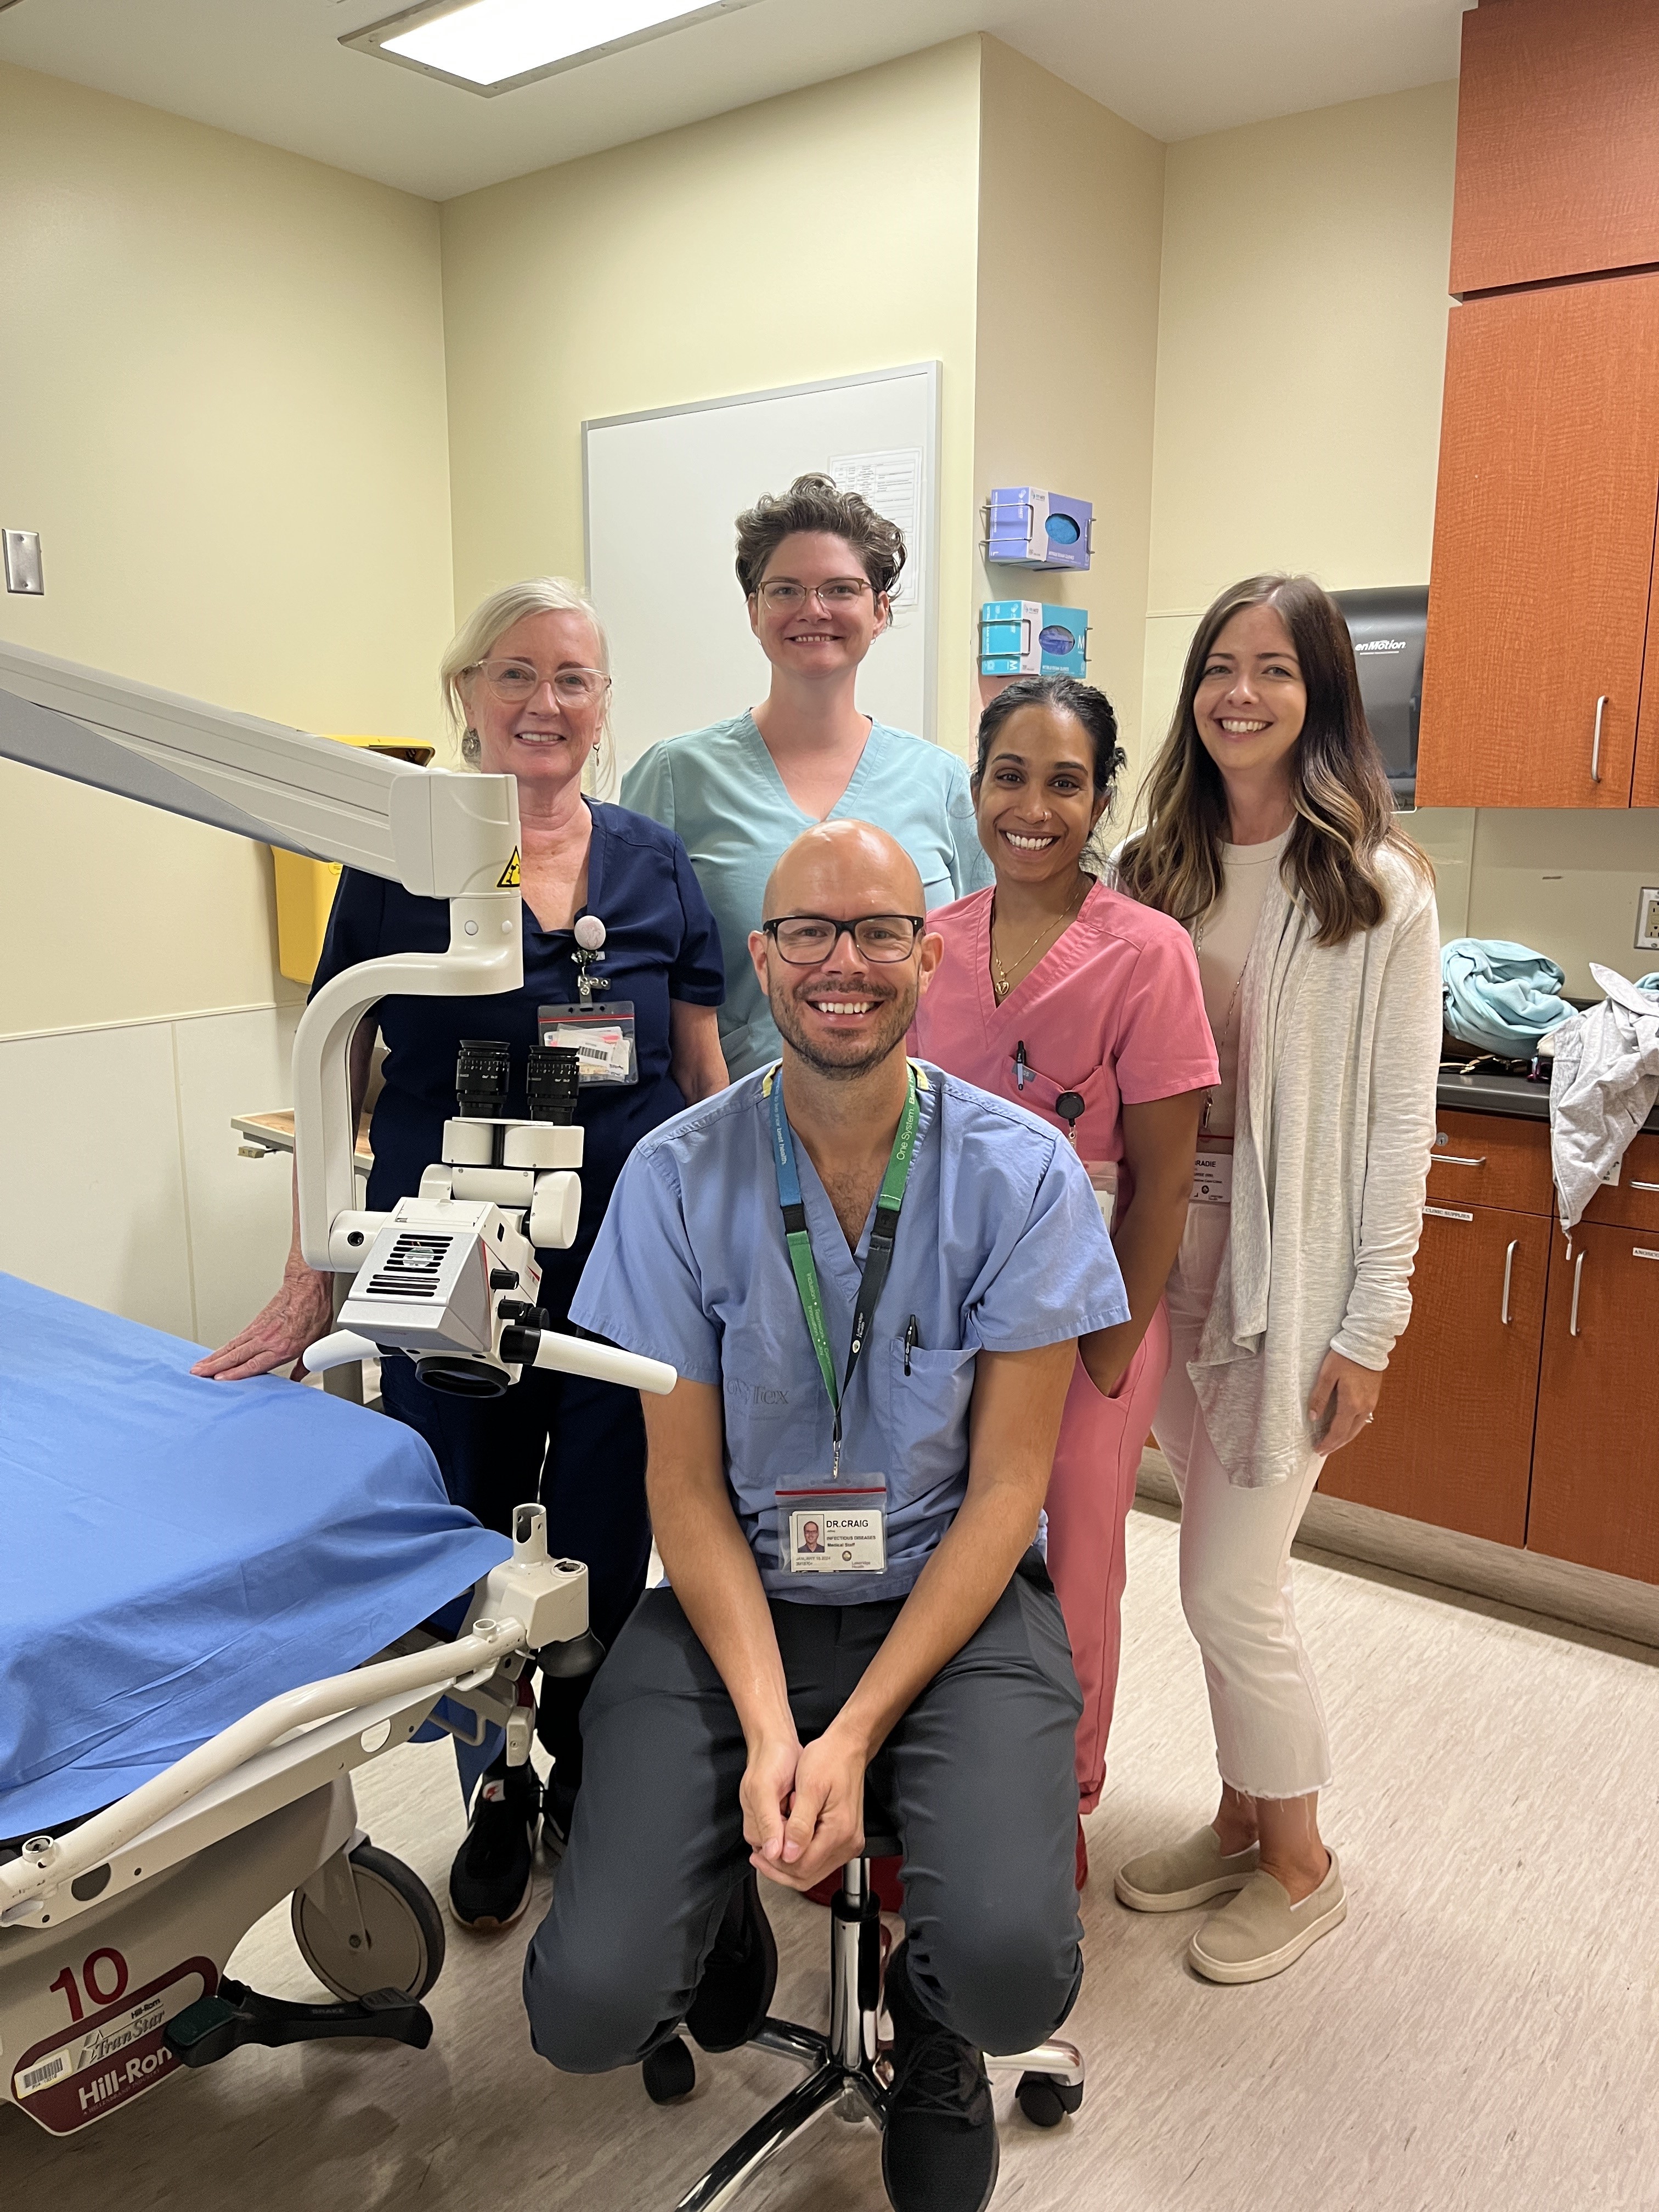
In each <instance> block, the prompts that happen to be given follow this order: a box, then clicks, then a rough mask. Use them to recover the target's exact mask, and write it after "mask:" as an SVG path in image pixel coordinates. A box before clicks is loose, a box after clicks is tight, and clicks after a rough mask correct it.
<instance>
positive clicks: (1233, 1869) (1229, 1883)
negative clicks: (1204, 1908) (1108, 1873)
mask: <svg viewBox="0 0 1659 2212" xmlns="http://www.w3.org/2000/svg"><path fill="white" fill-rule="evenodd" d="M1260 1865H1261V1848H1260V1846H1259V1845H1258V1844H1251V1845H1250V1847H1249V1850H1243V1851H1234V1852H1233V1853H1232V1854H1231V1857H1229V1856H1228V1855H1227V1854H1225V1852H1224V1851H1223V1850H1222V1848H1221V1842H1220V1838H1218V1836H1217V1834H1216V1832H1215V1830H1214V1829H1213V1828H1200V1829H1199V1830H1198V1831H1197V1832H1196V1833H1195V1834H1194V1835H1190V1836H1188V1838H1186V1840H1185V1841H1184V1842H1183V1843H1179V1844H1174V1845H1172V1846H1171V1848H1170V1850H1164V1851H1143V1852H1142V1853H1141V1855H1140V1857H1139V1858H1138V1859H1125V1861H1124V1862H1123V1864H1122V1865H1121V1867H1120V1868H1119V1869H1118V1870H1117V1873H1116V1875H1115V1876H1114V1877H1113V1881H1112V1887H1113V1888H1114V1889H1115V1891H1116V1892H1117V1901H1118V1903H1119V1904H1120V1905H1127V1906H1128V1908H1129V1910H1130V1911H1131V1912H1185V1911H1188V1909H1189V1908H1190V1907H1191V1906H1193V1905H1207V1904H1208V1903H1209V1902H1210V1900H1211V1899H1212V1898H1214V1897H1225V1896H1227V1895H1229V1894H1230V1893H1231V1892H1232V1891H1233V1890H1236V1889H1243V1887H1244V1885H1245V1883H1246V1882H1247V1881H1249V1879H1250V1877H1251V1875H1254V1874H1255V1871H1256V1869H1257V1868H1258V1867H1259V1866H1260Z"/></svg>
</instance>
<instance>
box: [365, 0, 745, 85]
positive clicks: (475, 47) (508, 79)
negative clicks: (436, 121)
mask: <svg viewBox="0 0 1659 2212" xmlns="http://www.w3.org/2000/svg"><path fill="white" fill-rule="evenodd" d="M755 4H756V0H702V4H700V5H696V6H693V7H687V6H686V5H685V0H424V4H422V5H421V6H419V7H415V8H404V9H400V10H399V11H398V14H397V15H388V16H386V17H384V18H382V20H381V21H380V22H378V23H371V24H369V25H368V27H367V28H366V29H364V30H361V31H353V32H351V33H349V34H348V35H347V36H346V37H344V38H343V39H342V40H341V41H340V44H341V45H342V46H355V47H356V48H357V49H358V51H359V52H364V53H370V54H378V55H379V56H380V58H381V59H382V60H383V61H388V62H398V63H400V64H402V65H403V67H404V68H405V69H415V70H420V71H421V72H422V75H423V76H435V77H438V78H440V79H441V80H442V82H444V83H446V84H456V85H459V86H461V87H462V88H463V89H464V90H465V91H467V92H477V93H483V94H484V95H485V96H486V97H491V96H493V95H494V94H496V93H498V92H511V91H513V89H514V88H515V87H517V86H519V85H521V84H533V83H534V82H536V81H537V80H538V78H540V77H544V76H558V75H559V74H560V73H561V72H562V70H573V69H580V67H581V66H582V65H583V64H584V63H586V62H592V61H598V60H599V59H600V58H602V57H603V56H605V55H606V54H614V53H617V52H620V51H621V49H622V48H623V47H624V46H641V45H642V44H643V43H644V41H645V40H647V39H660V38H663V37H665V36H666V35H667V33H669V32H671V31H680V30H684V29H686V28H687V27H689V26H690V25H691V24H693V23H702V22H706V21H708V19H709V18H710V17H711V16H714V15H734V14H736V13H737V11H738V9H741V8H749V7H753V6H754V5H755Z"/></svg>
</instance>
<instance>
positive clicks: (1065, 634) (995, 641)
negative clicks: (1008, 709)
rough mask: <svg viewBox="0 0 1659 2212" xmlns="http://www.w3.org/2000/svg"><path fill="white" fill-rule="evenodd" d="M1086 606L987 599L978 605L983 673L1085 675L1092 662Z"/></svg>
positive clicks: (1024, 600) (1032, 600) (980, 657)
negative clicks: (1060, 605)
mask: <svg viewBox="0 0 1659 2212" xmlns="http://www.w3.org/2000/svg"><path fill="white" fill-rule="evenodd" d="M1088 658H1089V615H1088V610H1087V609H1086V608H1085V607H1051V606H1046V605H1044V604H1043V603H1042V600H1040V599H987V600H986V602H985V603H984V605H982V606H981V609H980V611H979V672H980V674H981V676H1081V675H1083V673H1084V672H1085V669H1086V667H1087V665H1088Z"/></svg>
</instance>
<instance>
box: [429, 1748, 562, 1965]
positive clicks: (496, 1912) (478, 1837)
mask: <svg viewBox="0 0 1659 2212" xmlns="http://www.w3.org/2000/svg"><path fill="white" fill-rule="evenodd" d="M541 1808H542V1792H541V1784H539V1783H538V1781H537V1779H536V1772H535V1769H534V1768H533V1767H532V1765H530V1763H529V1761H528V1760H527V1759H526V1762H525V1764H524V1765H522V1766H506V1765H503V1766H501V1767H499V1768H497V1767H491V1768H490V1770H489V1772H488V1773H487V1774H486V1775H485V1776H484V1778H483V1781H482V1782H481V1783H480V1784H478V1788H477V1794H476V1796H474V1798H473V1800H472V1818H471V1821H470V1823H469V1824H468V1826H467V1831H466V1841H465V1843H464V1844H462V1845H461V1848H460V1849H459V1850H458V1851H457V1852H456V1854H455V1858H454V1863H453V1865H452V1866H451V1868H450V1869H449V1909H450V1911H452V1912H453V1914H454V1916H455V1917H456V1919H457V1920H459V1922H460V1923H461V1925H462V1927H463V1928H472V1929H477V1930H478V1932H479V1933H480V1934H487V1933H488V1932H489V1930H490V1929H493V1928H507V1927H509V1926H511V1924H512V1923H513V1921H515V1920H516V1919H517V1918H518V1917H519V1915H520V1913H521V1912H522V1911H524V1909H525V1907H526V1905H528V1904H529V1902H530V1884H531V1878H532V1875H533V1873H534V1871H535V1864H536V1823H537V1820H538V1818H539V1817H540V1814H541Z"/></svg>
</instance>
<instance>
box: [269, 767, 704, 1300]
mask: <svg viewBox="0 0 1659 2212" xmlns="http://www.w3.org/2000/svg"><path fill="white" fill-rule="evenodd" d="M584 803H585V804H586V805H587V808H588V811H589V812H590V813H591V814H592V817H593V836H592V844H591V845H590V846H589V848H588V855H587V902H586V905H585V906H583V907H582V908H580V914H593V915H598V916H599V919H600V921H603V922H604V924H605V958H604V960H603V961H599V962H596V963H594V966H593V968H592V971H591V972H592V973H593V974H594V975H603V976H604V977H605V979H606V980H607V981H608V982H609V983H610V986H611V987H610V989H609V990H608V991H603V992H598V993H596V994H594V1000H593V1003H594V1005H595V1006H599V1007H603V1006H606V1005H613V1004H615V1002H616V1001H617V1000H632V1002H633V1007H634V1019H635V1060H636V1064H637V1066H638V1069H639V1078H640V1079H639V1081H638V1083H637V1084H630V1085H617V1087H615V1088H611V1087H610V1086H605V1087H600V1086H599V1085H587V1086H585V1087H584V1088H583V1090H582V1092H581V1094H580V1099H579V1101H578V1103H577V1108H576V1119H577V1120H578V1121H580V1123H581V1124H582V1126H583V1127H584V1129H585V1130H586V1140H585V1143H584V1147H583V1164H582V1170H581V1189H582V1203H581V1222H580V1228H579V1230H578V1231H577V1237H576V1243H575V1246H574V1249H572V1250H571V1251H569V1252H564V1253H550V1252H544V1253H542V1254H540V1255H538V1257H539V1258H540V1260H541V1262H542V1265H543V1267H544V1269H547V1270H549V1271H550V1274H551V1275H552V1276H553V1277H554V1278H556V1279H557V1281H558V1283H559V1285H560V1286H561V1287H562V1289H563V1291H564V1296H563V1297H562V1298H561V1297H560V1295H559V1291H558V1290H557V1289H556V1288H555V1283H554V1281H551V1280H550V1281H547V1282H544V1302H547V1301H546V1298H545V1294H546V1293H547V1292H552V1293H553V1301H552V1302H556V1303H559V1304H564V1303H568V1293H569V1290H570V1289H573V1288H574V1283H575V1279H576V1276H577V1274H578V1273H580V1263H581V1261H582V1259H583V1257H584V1256H585V1255H586V1253H587V1252H588V1250H589V1249H591V1247H592V1242H593V1239H594V1237H595V1236H596V1235H597V1234H598V1232H599V1223H600V1221H601V1220H602V1219H603V1218H604V1215H605V1207H606V1206H607V1205H608V1204H609V1202H610V1198H611V1191H612V1189H613V1188H614V1187H615V1184H616V1181H617V1176H619V1175H620V1174H621V1172H622V1168H623V1162H624V1161H625V1160H626V1159H627V1158H628V1155H629V1152H632V1151H633V1149H634V1146H635V1145H636V1144H637V1143H638V1142H639V1140H640V1139H641V1137H642V1136H644V1135H645V1134H646V1133H647V1131H648V1130H651V1129H654V1128H656V1127H657V1126H658V1125H659V1123H660V1122H663V1121H667V1120H668V1119H669V1117H670V1116H671V1115H675V1114H678V1112H679V1111H680V1109H682V1108H683V1107H684V1104H685V1103H686V1102H685V1099H684V1097H683V1096H682V1095H681V1091H680V1088H679V1085H678V1084H677V1083H676V1082H675V1081H674V1079H673V1078H672V1077H671V1075H670V1073H669V1072H668V1053H669V1036H668V1009H669V1003H670V1001H671V1000H675V999H678V1000H682V1001H683V1002H684V1004H686V1005H688V1006H719V1005H720V1003H721V1002H722V1000H724V998H725V996H726V980H725V975H724V971H723V969H722V967H721V963H720V933H719V931H718V930H717V928H716V927H715V924H714V915H712V914H711V913H710V912H709V910H708V901H707V900H706V899H705V898H704V896H703V895H702V891H701V890H700V889H699V888H698V885H697V878H696V875H695V874H694V873H693V872H692V867H691V862H690V858H689V856H688V854H687V853H686V849H685V848H684V845H683V844H682V843H681V842H680V841H679V839H678V837H677V836H675V834H674V832H673V831H672V830H671V829H663V828H662V827H661V826H660V825H659V823H655V822H652V821H650V820H648V819H647V817H646V816H644V815H642V814H634V813H630V812H629V810H628V809H627V808H626V807H622V806H605V805H599V804H598V803H596V802H594V801H592V800H587V801H585V802H584ZM523 927H524V984H523V987H522V988H521V989H520V990H519V991H517V992H513V993H507V992H502V993H497V994H494V995H492V996H490V997H488V998H471V999H467V998H459V999H427V998H412V997H394V998H386V999H382V1000H380V1005H379V1006H378V1007H377V1008H376V1010H375V1018H376V1019H377V1020H378V1022H379V1024H380V1035H381V1036H382V1037H383V1038H384V1039H385V1041H386V1067H385V1071H384V1073H385V1088H384V1089H383V1090H382V1091H381V1092H380V1097H379V1098H378V1099H377V1101H376V1102H375V1106H374V1121H373V1123H372V1125H371V1129H370V1139H371V1142H372V1143H373V1145H374V1170H373V1171H372V1173H371V1174H370V1176H369V1179H368V1205H369V1206H370V1207H371V1208H373V1209H374V1210H375V1211H377V1212H380V1211H385V1210H388V1209H389V1208H391V1207H392V1206H395V1205H396V1203H397V1201H398V1200H399V1199H400V1198H411V1197H413V1196H414V1195H415V1194H416V1191H418V1189H419V1188H420V1182H421V1176H422V1171H423V1170H425V1169H426V1168H428V1166H430V1165H431V1164H433V1162H435V1160H436V1159H437V1158H438V1156H439V1149H440V1146H441V1141H442V1138H443V1125H444V1123H445V1121H447V1119H448V1118H449V1117H450V1116H451V1115H453V1113H454V1111H455V1055H456V1053H457V1051H458V1050H459V1046H460V1042H461V1039H462V1038H463V1037H499V1038H501V1040H502V1041H503V1042H506V1043H507V1045H508V1046H509V1047H510V1048H511V1051H512V1087H511V1089H510V1090H509V1091H508V1092H507V1113H508V1114H510V1115H520V1116H523V1115H526V1113H527V1108H526V1103H525V1094H524V1079H525V1066H526V1059H527V1056H528V1054H529V1051H530V1048H531V1047H532V1045H534V1044H537V1043H539V1042H540V1038H539V1036H538V1031H537V1018H536V1012H537V1008H538V1006H554V1005H574V1003H575V1000H576V965H575V961H574V957H573V956H574V951H575V946H576V940H575V937H574V933H572V932H571V931H570V930H568V929H556V930H544V928H543V927H542V926H541V924H540V923H539V922H538V921H537V919H536V917H535V915H533V914H532V911H531V909H530V906H529V904H528V902H526V904H525V906H524V910H523ZM448 943H449V908H448V904H447V902H446V901H445V900H443V899H431V898H417V897H416V896H415V895H414V894H413V893H412V892H410V891H406V890H404V888H403V886H402V884H394V883H388V882H386V880H385V879H384V878H381V877H380V876H370V875H363V874H360V873H359V872H357V871H356V869H353V868H348V869H346V870H345V872H343V874H342V876H341V878H340V887H339V890H337V892H336V894H335V898H334V906H333V910H332V911H331V914H330V915H329V920H328V933H327V935H326V936H325V939H324V940H323V951H322V957H321V958H320V959H319V962H318V963H317V974H316V976H315V979H314V980H313V983H312V991H313V994H315V993H316V992H317V991H319V990H320V989H321V987H322V986H323V985H324V984H325V983H326V982H328V981H330V980H331V977H333V976H335V975H338V974H339V973H340V972H341V970H342V969H345V968H349V967H353V966H355V965H356V963H357V962H359V961H361V960H372V959H375V958H377V957H380V955H382V954H384V953H388V952H441V951H443V950H444V949H445V948H446V946H447V945H448Z"/></svg>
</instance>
